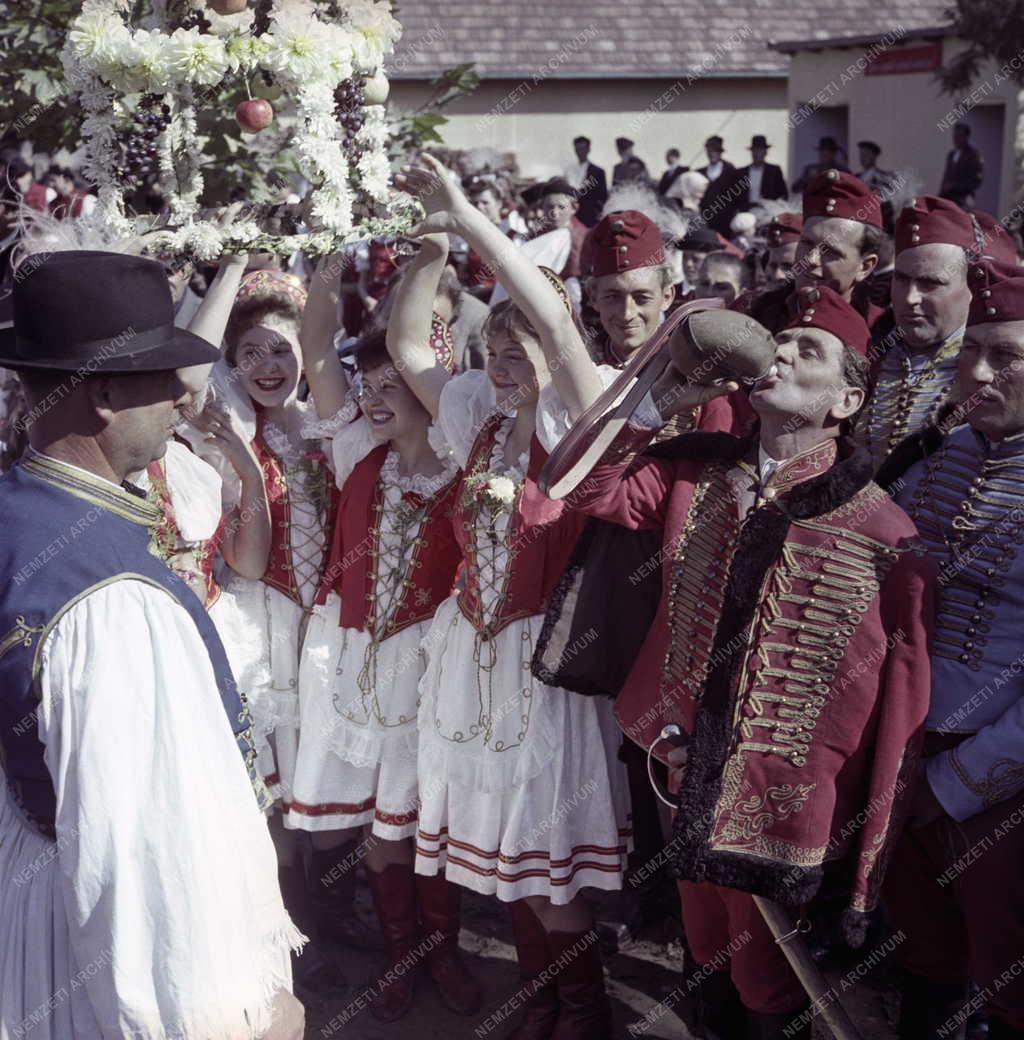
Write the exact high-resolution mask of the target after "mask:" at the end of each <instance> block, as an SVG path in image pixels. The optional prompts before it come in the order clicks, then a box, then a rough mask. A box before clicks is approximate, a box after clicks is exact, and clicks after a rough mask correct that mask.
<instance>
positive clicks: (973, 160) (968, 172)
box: [939, 123, 985, 209]
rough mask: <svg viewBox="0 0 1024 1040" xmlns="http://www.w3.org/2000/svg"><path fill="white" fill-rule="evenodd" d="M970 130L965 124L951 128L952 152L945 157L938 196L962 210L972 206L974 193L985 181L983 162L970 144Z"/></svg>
mask: <svg viewBox="0 0 1024 1040" xmlns="http://www.w3.org/2000/svg"><path fill="white" fill-rule="evenodd" d="M970 140H971V128H970V127H969V126H968V125H967V124H966V123H957V124H956V126H954V127H953V150H952V151H951V152H949V153H948V154H947V155H946V168H945V170H944V171H943V173H942V186H941V187H940V188H939V195H940V196H941V197H942V198H944V199H949V200H950V201H951V202H955V203H956V204H957V205H958V206H961V207H963V208H964V209H970V208H971V207H972V206H973V205H974V193H975V192H976V191H977V190H978V189H979V188H980V187H981V182H982V181H983V180H984V179H985V161H984V160H983V159H982V157H981V153H980V152H979V151H978V150H977V148H974V147H973V146H972V145H971V143H970Z"/></svg>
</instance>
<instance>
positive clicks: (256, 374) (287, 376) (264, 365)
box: [235, 315, 301, 408]
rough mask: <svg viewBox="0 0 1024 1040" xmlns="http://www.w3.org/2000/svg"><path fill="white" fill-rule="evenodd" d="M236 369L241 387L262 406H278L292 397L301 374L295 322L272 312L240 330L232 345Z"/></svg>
mask: <svg viewBox="0 0 1024 1040" xmlns="http://www.w3.org/2000/svg"><path fill="white" fill-rule="evenodd" d="M235 370H236V371H237V372H238V378H239V382H240V384H241V386H242V389H243V390H245V392H246V393H247V394H248V395H249V396H250V397H251V398H252V399H253V401H255V402H256V403H257V404H260V405H262V406H263V407H264V408H276V407H279V406H280V405H282V404H284V403H285V402H286V401H288V400H290V399H291V398H292V397H294V395H295V392H296V390H297V389H298V386H299V375H300V374H301V366H300V364H299V343H298V330H297V329H296V328H295V324H294V322H291V321H289V320H288V319H286V318H281V317H278V316H276V315H271V316H269V317H267V318H265V319H264V324H262V325H254V326H253V327H252V328H251V329H247V330H246V331H245V332H244V333H242V335H241V337H240V338H239V340H238V345H237V346H236V348H235Z"/></svg>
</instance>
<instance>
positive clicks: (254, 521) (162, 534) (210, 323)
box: [131, 256, 270, 808]
mask: <svg viewBox="0 0 1024 1040" xmlns="http://www.w3.org/2000/svg"><path fill="white" fill-rule="evenodd" d="M245 265H246V258H245V257H238V256H230V257H225V258H224V259H223V260H222V261H221V264H220V268H219V270H218V272H217V274H216V276H215V278H214V280H213V282H212V283H211V285H210V288H209V291H208V292H207V295H206V297H205V298H204V300H203V303H202V305H201V306H200V308H199V310H198V311H197V312H196V314H195V316H194V317H193V318H192V320H191V321H190V322H189V331H190V332H192V333H194V334H195V335H197V336H201V337H202V338H203V339H205V340H206V341H207V342H209V343H212V344H213V345H214V346H219V345H220V341H221V338H222V336H223V333H224V324H225V322H226V320H227V315H228V314H229V313H230V308H231V300H233V299H234V294H235V292H236V290H237V288H238V284H239V281H240V280H241V277H242V275H243V274H244V272H245ZM212 367H213V366H212V365H197V366H195V367H194V368H190V369H188V370H186V371H185V372H184V373H183V374H184V379H185V382H186V384H187V386H188V387H189V389H191V390H192V392H193V399H192V408H190V409H188V410H186V415H187V416H188V417H189V419H190V422H191V425H190V426H186V425H184V424H182V426H181V427H180V428H179V432H180V434H181V436H182V437H183V438H186V439H189V438H193V439H194V435H195V430H196V429H198V430H199V431H200V432H201V433H205V434H206V444H205V446H204V447H203V448H202V450H203V451H204V452H207V453H209V452H211V451H217V452H218V453H219V455H220V456H221V457H222V458H223V460H224V463H226V466H227V467H229V470H228V472H229V473H230V480H231V483H232V486H233V487H236V488H238V493H237V496H236V497H237V502H236V503H235V504H234V505H233V506H232V507H231V508H230V509H225V507H224V503H223V481H222V479H221V476H220V474H219V473H218V472H217V470H216V469H214V467H213V466H211V465H210V464H209V463H208V462H204V461H203V459H201V458H200V457H199V456H198V455H196V454H195V453H194V452H193V451H191V450H189V448H188V447H187V446H186V445H185V444H184V443H183V442H182V441H181V440H178V439H176V438H171V440H169V441H168V443H167V452H166V454H165V455H164V457H163V458H162V459H158V460H157V461H156V462H153V463H150V465H149V466H147V467H146V469H145V470H143V471H142V472H141V473H138V474H135V475H133V477H132V478H131V480H132V482H133V483H134V484H136V485H137V486H138V487H140V488H142V489H143V490H144V491H146V493H147V496H148V497H149V499H150V501H152V502H153V503H154V504H155V505H156V506H158V507H159V509H160V511H161V513H162V514H163V519H162V520H161V522H160V524H159V525H158V527H157V529H156V531H155V533H154V538H153V547H154V550H155V551H156V553H157V554H158V555H159V556H160V558H161V559H163V560H164V561H165V562H166V563H167V566H168V567H170V568H171V570H173V571H174V572H175V573H176V574H177V575H178V576H179V577H180V578H182V579H183V580H184V581H185V583H186V584H187V585H188V586H189V587H190V588H191V589H192V591H193V592H194V593H195V594H196V595H197V596H198V597H199V599H200V600H201V601H202V603H203V606H204V607H205V608H206V610H207V611H208V613H209V615H210V618H211V619H212V621H213V623H214V624H215V625H216V626H217V631H218V633H219V634H220V637H221V639H222V640H223V642H224V649H225V651H226V652H227V655H228V660H229V662H230V664H231V671H232V673H233V675H234V677H235V682H236V683H237V684H238V687H239V690H240V691H241V693H242V695H243V697H245V698H246V699H247V700H248V699H249V698H250V697H251V696H252V695H253V694H255V693H257V692H258V691H259V690H261V689H263V688H264V687H265V686H266V685H267V684H268V683H269V681H270V675H269V671H268V669H267V668H266V665H265V662H264V656H265V653H264V650H263V647H262V642H261V641H262V636H263V631H262V628H261V627H260V626H258V625H255V624H254V623H253V621H252V619H251V618H250V617H249V616H247V614H246V613H245V612H244V611H243V610H241V609H240V607H239V605H238V602H237V600H236V598H235V596H234V595H233V594H232V593H231V592H229V591H227V590H226V589H225V588H223V586H222V584H221V582H220V581H218V577H217V573H216V571H215V564H216V563H217V556H218V554H219V555H220V557H221V558H222V559H223V561H224V563H226V564H227V565H228V567H230V568H231V572H233V573H234V574H236V575H239V576H240V577H242V578H246V579H249V580H252V581H258V580H259V579H260V578H261V577H262V576H263V573H264V571H265V570H266V569H267V561H268V559H269V555H270V511H269V506H268V503H267V493H266V488H265V487H264V483H263V473H262V471H261V469H260V464H259V460H258V459H257V458H256V455H255V453H254V451H253V449H252V446H251V445H250V444H249V443H248V442H247V441H246V439H245V436H244V434H243V433H242V432H241V430H240V429H239V426H238V424H237V423H233V422H232V421H231V418H230V416H228V414H227V413H226V412H225V411H224V410H223V409H220V408H217V407H216V406H215V405H213V404H212V403H211V404H210V405H209V407H207V408H206V409H205V411H204V410H203V408H202V406H203V404H204V403H205V401H206V399H207V396H208V389H207V383H208V380H209V376H210V371H211V369H212ZM231 572H229V573H231ZM268 808H269V806H268Z"/></svg>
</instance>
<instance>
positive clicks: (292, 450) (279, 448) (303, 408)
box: [263, 401, 309, 458]
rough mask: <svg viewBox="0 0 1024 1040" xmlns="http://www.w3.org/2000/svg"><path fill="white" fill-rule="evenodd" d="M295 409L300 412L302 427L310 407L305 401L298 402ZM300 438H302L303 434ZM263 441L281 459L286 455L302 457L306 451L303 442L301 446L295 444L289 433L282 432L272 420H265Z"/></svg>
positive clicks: (304, 438)
mask: <svg viewBox="0 0 1024 1040" xmlns="http://www.w3.org/2000/svg"><path fill="white" fill-rule="evenodd" d="M295 407H296V408H297V409H298V410H299V417H300V427H301V426H302V425H303V424H304V423H305V421H306V419H307V416H306V413H307V412H308V411H309V406H308V404H307V403H306V402H305V401H296V402H295ZM300 437H302V434H301V433H300ZM302 439H303V440H308V438H306V437H302ZM263 440H264V441H265V442H266V445H267V447H268V448H269V449H270V450H271V451H272V452H273V453H274V454H275V455H277V456H279V457H280V458H284V457H285V456H286V455H287V456H298V455H302V453H303V450H304V449H303V447H302V443H301V441H300V443H299V444H295V443H293V442H292V439H291V438H290V437H289V436H288V432H287V431H286V430H282V429H281V427H280V426H278V425H277V423H275V422H271V420H270V419H264V420H263Z"/></svg>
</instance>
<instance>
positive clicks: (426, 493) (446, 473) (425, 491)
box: [380, 448, 459, 498]
mask: <svg viewBox="0 0 1024 1040" xmlns="http://www.w3.org/2000/svg"><path fill="white" fill-rule="evenodd" d="M442 461H443V462H444V469H443V470H441V472H440V473H438V474H436V475H435V476H428V475H427V474H426V473H410V474H409V475H408V476H403V475H402V474H401V473H399V472H398V452H397V451H395V450H394V449H393V448H391V449H389V450H388V454H387V457H386V458H385V459H384V462H383V464H382V465H381V467H380V479H381V481H382V482H383V483H384V484H385V485H387V486H389V487H394V488H398V490H399V491H401V492H402V494H403V495H404V494H407V493H409V494H413V495H421V496H422V497H423V498H432V497H433V496H434V495H436V494H437V493H438V491H440V490H441V489H442V488H443V487H445V485H447V484H449V483H451V481H452V480H453V479H454V478H455V474H456V473H457V472H458V468H459V467H458V466H457V465H456V464H455V460H454V459H452V458H451V457H450V456H449V457H448V458H447V459H443V460H442Z"/></svg>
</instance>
